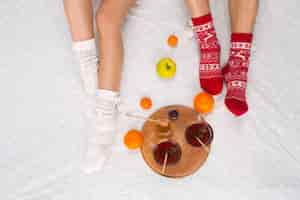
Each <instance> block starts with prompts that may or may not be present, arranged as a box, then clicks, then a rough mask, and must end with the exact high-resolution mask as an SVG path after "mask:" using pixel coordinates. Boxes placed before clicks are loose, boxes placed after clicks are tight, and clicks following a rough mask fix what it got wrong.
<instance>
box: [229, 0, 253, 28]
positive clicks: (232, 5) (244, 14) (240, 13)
mask: <svg viewBox="0 0 300 200" xmlns="http://www.w3.org/2000/svg"><path fill="white" fill-rule="evenodd" d="M257 7H258V0H229V12H230V18H231V30H232V32H233V33H252V32H253V29H254V24H255V19H256V15H257Z"/></svg>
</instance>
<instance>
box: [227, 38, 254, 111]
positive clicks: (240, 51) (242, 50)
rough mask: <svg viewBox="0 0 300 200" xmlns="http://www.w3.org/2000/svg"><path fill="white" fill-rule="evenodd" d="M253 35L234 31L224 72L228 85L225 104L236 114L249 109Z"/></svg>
mask: <svg viewBox="0 0 300 200" xmlns="http://www.w3.org/2000/svg"><path fill="white" fill-rule="evenodd" d="M252 38H253V35H252V34H251V33H233V34H232V35H231V50H230V56H229V60H228V63H227V65H226V66H225V67H224V68H223V74H224V77H225V81H226V85H227V94H226V97H225V105H226V106H227V108H228V109H229V110H230V111H231V112H232V113H233V114H235V115H236V116H240V115H243V114H244V113H246V112H247V111H248V104H247V100H246V88H247V73H248V67H249V57H250V53H251V52H250V51H251V43H252Z"/></svg>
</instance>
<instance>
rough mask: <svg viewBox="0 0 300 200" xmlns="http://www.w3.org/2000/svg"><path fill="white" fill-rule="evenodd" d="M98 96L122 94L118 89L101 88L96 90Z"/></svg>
mask: <svg viewBox="0 0 300 200" xmlns="http://www.w3.org/2000/svg"><path fill="white" fill-rule="evenodd" d="M96 96H97V97H108V98H109V97H111V98H114V97H119V96H120V92H118V91H112V90H105V89H99V90H97V91H96Z"/></svg>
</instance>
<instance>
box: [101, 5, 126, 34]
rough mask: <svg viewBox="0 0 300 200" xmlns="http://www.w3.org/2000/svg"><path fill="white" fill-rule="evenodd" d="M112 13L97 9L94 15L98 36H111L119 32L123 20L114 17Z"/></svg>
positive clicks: (108, 10) (107, 10)
mask: <svg viewBox="0 0 300 200" xmlns="http://www.w3.org/2000/svg"><path fill="white" fill-rule="evenodd" d="M112 13H115V12H114V11H111V10H110V9H106V8H99V9H98V11H97V14H96V26H97V30H98V32H99V35H100V36H103V35H111V34H112V33H114V32H118V31H121V28H122V24H123V19H122V18H121V17H119V16H116V15H115V14H112Z"/></svg>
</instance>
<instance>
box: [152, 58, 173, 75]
mask: <svg viewBox="0 0 300 200" xmlns="http://www.w3.org/2000/svg"><path fill="white" fill-rule="evenodd" d="M156 72H157V74H158V76H159V77H161V78H166V79H170V78H173V77H174V76H175V74H176V63H175V62H174V61H173V60H172V59H171V58H162V59H160V60H159V62H158V63H157V65H156Z"/></svg>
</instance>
